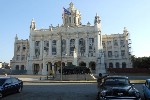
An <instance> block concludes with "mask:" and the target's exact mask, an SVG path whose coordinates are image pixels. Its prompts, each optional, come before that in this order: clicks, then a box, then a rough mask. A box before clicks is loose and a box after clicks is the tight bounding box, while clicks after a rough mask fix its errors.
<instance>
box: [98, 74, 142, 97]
mask: <svg viewBox="0 0 150 100" xmlns="http://www.w3.org/2000/svg"><path fill="white" fill-rule="evenodd" d="M110 99H111V100H112V99H113V100H114V99H115V100H116V99H118V100H124V99H125V100H141V96H140V92H139V91H138V90H137V89H135V88H134V84H131V83H130V81H129V79H128V77H126V76H107V77H106V78H105V79H104V81H103V82H102V84H101V85H100V87H99V89H98V100H110Z"/></svg>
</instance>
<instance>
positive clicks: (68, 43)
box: [66, 38, 70, 56]
mask: <svg viewBox="0 0 150 100" xmlns="http://www.w3.org/2000/svg"><path fill="white" fill-rule="evenodd" d="M69 41H70V39H69V38H67V40H66V49H67V50H66V53H67V56H69V55H70V52H69V51H70V42H69Z"/></svg>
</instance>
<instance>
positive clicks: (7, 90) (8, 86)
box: [4, 78, 12, 94]
mask: <svg viewBox="0 0 150 100" xmlns="http://www.w3.org/2000/svg"><path fill="white" fill-rule="evenodd" d="M11 83H12V82H11V79H9V78H8V79H7V80H6V81H5V83H4V90H5V93H6V94H9V93H11V92H12V86H11Z"/></svg>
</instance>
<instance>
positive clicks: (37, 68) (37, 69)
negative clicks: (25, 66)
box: [33, 64, 40, 74]
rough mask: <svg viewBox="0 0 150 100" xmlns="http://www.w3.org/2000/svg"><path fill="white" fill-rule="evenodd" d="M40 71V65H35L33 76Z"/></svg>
mask: <svg viewBox="0 0 150 100" xmlns="http://www.w3.org/2000/svg"><path fill="white" fill-rule="evenodd" d="M39 69H40V66H39V64H33V74H38V72H39Z"/></svg>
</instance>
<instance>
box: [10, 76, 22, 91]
mask: <svg viewBox="0 0 150 100" xmlns="http://www.w3.org/2000/svg"><path fill="white" fill-rule="evenodd" d="M11 80H12V85H13V91H14V92H15V91H17V90H18V89H19V87H20V85H19V81H18V79H17V78H14V77H12V78H11Z"/></svg>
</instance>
